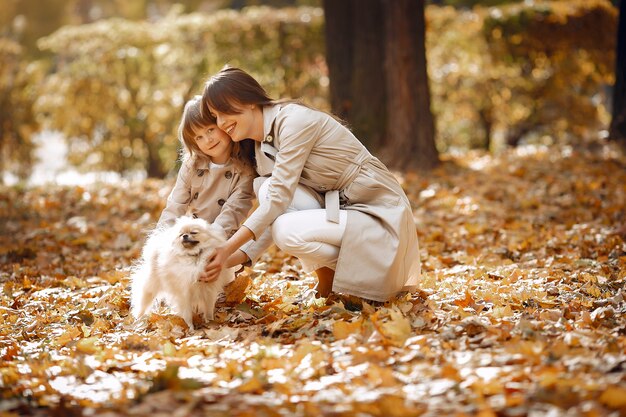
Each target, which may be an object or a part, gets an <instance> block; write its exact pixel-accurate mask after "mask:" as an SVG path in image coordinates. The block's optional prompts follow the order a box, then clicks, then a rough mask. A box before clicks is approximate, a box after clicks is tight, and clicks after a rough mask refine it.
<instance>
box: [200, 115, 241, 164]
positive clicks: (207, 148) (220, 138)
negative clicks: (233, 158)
mask: <svg viewBox="0 0 626 417" xmlns="http://www.w3.org/2000/svg"><path fill="white" fill-rule="evenodd" d="M195 134H196V135H195V140H196V144H197V145H198V148H200V150H201V151H202V153H204V154H205V155H207V156H208V157H210V158H211V160H212V161H213V162H215V163H216V164H224V163H226V162H227V161H228V159H229V158H230V153H231V149H232V146H233V142H232V141H231V140H230V137H228V135H227V134H226V133H225V132H224V131H223V130H220V129H219V128H218V127H217V125H216V124H210V125H208V126H206V127H203V128H201V129H198V130H197V131H196V132H195Z"/></svg>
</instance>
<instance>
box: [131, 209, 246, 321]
mask: <svg viewBox="0 0 626 417" xmlns="http://www.w3.org/2000/svg"><path fill="white" fill-rule="evenodd" d="M224 242H226V236H225V234H224V231H223V230H222V229H221V228H220V227H219V226H216V225H210V224H209V223H207V222H206V221H204V220H202V219H194V218H192V217H189V216H183V217H180V218H178V219H177V220H176V223H175V224H174V225H173V226H172V227H168V228H163V229H156V230H155V231H154V232H152V233H151V234H150V236H149V237H148V239H147V240H146V244H145V245H144V248H143V251H142V254H141V260H140V262H139V264H138V265H136V266H135V267H134V268H133V271H132V273H131V280H132V287H131V305H132V314H133V317H135V319H138V318H140V317H142V316H143V315H144V314H146V313H147V312H148V311H149V310H150V309H151V307H152V306H153V304H154V300H155V299H156V298H157V297H159V298H163V299H165V301H166V303H167V304H168V305H169V306H170V307H172V309H173V310H174V312H175V313H176V314H178V315H180V316H181V317H182V318H183V319H184V320H185V322H186V323H187V325H188V326H189V329H190V330H194V327H193V322H192V316H193V313H194V312H195V311H197V312H199V313H201V314H202V315H204V319H205V320H213V312H214V310H215V302H216V301H217V297H218V296H219V294H220V293H221V292H222V291H223V289H224V286H225V285H226V284H228V283H229V282H231V281H232V280H233V279H234V278H235V273H234V270H235V269H234V268H230V269H224V270H223V271H222V273H221V274H220V276H219V278H218V279H217V280H215V281H213V282H210V283H204V282H199V281H198V277H199V276H200V275H201V274H202V272H203V271H204V267H205V266H206V264H207V262H208V256H209V255H210V254H211V252H212V250H213V248H215V247H217V246H219V245H221V244H223V243H224Z"/></svg>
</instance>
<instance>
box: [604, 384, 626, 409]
mask: <svg viewBox="0 0 626 417" xmlns="http://www.w3.org/2000/svg"><path fill="white" fill-rule="evenodd" d="M600 402H601V403H602V404H606V405H608V406H609V407H611V408H622V407H626V388H624V387H617V386H611V387H608V388H607V389H606V390H604V392H603V393H602V395H601V396H600Z"/></svg>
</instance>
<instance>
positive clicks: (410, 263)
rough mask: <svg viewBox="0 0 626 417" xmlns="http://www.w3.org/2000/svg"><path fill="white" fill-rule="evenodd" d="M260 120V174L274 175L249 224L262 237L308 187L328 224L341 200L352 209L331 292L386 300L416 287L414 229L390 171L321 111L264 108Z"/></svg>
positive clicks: (405, 200) (292, 106) (417, 269)
mask: <svg viewBox="0 0 626 417" xmlns="http://www.w3.org/2000/svg"><path fill="white" fill-rule="evenodd" d="M263 122H264V137H265V140H264V141H263V143H260V144H258V145H257V148H256V157H257V171H258V173H259V175H261V176H268V175H271V177H270V179H269V181H270V184H269V188H268V197H267V198H268V200H269V201H268V202H267V203H269V204H260V206H259V207H258V208H257V209H256V210H255V211H254V212H253V213H252V214H251V215H250V217H249V218H248V219H247V220H246V221H245V222H244V226H246V227H247V228H248V229H250V230H251V231H252V232H253V233H254V235H255V236H257V237H260V236H262V235H263V232H264V231H265V230H266V229H267V228H268V227H269V226H270V225H271V224H272V223H273V222H274V220H275V219H276V218H277V217H278V216H279V215H281V214H283V213H284V212H285V210H286V208H287V207H288V206H289V204H290V202H291V199H292V197H293V194H294V192H295V188H296V186H297V185H298V183H300V184H303V185H305V186H308V187H310V188H311V189H313V190H314V191H316V192H317V193H318V195H319V196H320V201H321V202H322V204H325V205H326V210H327V218H328V219H329V220H330V221H338V220H337V218H338V211H337V210H338V206H339V204H341V208H342V209H345V210H347V211H348V221H347V225H346V231H345V234H344V236H343V240H342V243H341V248H340V251H339V259H338V261H337V269H336V271H335V279H334V282H333V291H336V292H341V293H347V294H352V295H356V296H359V297H363V298H368V299H372V300H377V301H385V300H388V299H389V298H391V297H393V296H394V295H396V294H397V293H398V292H400V291H403V290H408V291H411V290H413V289H414V288H415V286H416V284H417V281H418V279H419V276H420V256H419V247H418V241H417V231H416V228H415V222H414V220H413V213H412V210H411V205H410V203H409V200H408V198H407V197H406V195H405V193H404V191H403V190H402V187H401V186H400V184H398V182H397V180H396V179H395V178H394V176H393V175H392V174H391V173H390V172H389V171H388V170H387V168H386V167H385V166H384V165H383V164H382V163H381V162H380V161H379V160H378V159H376V158H375V157H373V156H372V155H371V154H370V153H369V152H368V151H367V150H366V148H365V147H364V146H363V145H362V144H361V142H359V140H358V139H357V138H356V137H354V135H353V134H352V133H351V132H350V131H349V130H348V129H347V128H346V127H345V126H343V125H342V124H340V123H339V122H337V121H336V120H335V119H333V118H332V117H331V116H329V115H328V114H326V113H324V112H320V111H317V110H313V109H310V108H307V107H305V106H301V105H298V104H286V105H285V104H282V105H281V104H277V105H273V106H267V107H265V108H264V109H263ZM333 190H335V191H340V193H336V192H332V191H333ZM338 194H339V196H341V198H340V199H337V195H338ZM324 196H325V197H326V198H324ZM329 197H330V198H329Z"/></svg>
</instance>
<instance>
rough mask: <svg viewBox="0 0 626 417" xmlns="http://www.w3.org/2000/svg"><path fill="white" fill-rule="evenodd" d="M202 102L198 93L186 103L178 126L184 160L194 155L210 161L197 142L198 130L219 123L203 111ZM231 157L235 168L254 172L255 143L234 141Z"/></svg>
mask: <svg viewBox="0 0 626 417" xmlns="http://www.w3.org/2000/svg"><path fill="white" fill-rule="evenodd" d="M202 102H203V100H202V96H200V95H196V96H194V97H192V98H191V99H190V100H189V101H188V102H187V103H186V104H185V108H184V110H183V116H182V118H181V121H180V126H179V127H178V139H179V140H180V143H181V145H182V149H181V160H182V161H183V162H184V161H186V160H188V159H190V158H193V157H196V158H201V159H204V160H206V162H207V163H208V162H209V157H208V156H207V155H205V154H204V153H203V152H202V151H201V150H200V148H199V147H198V144H197V143H196V132H198V131H199V130H201V129H203V128H205V127H207V126H209V125H212V124H217V121H216V120H215V118H213V117H211V115H210V114H209V112H203V111H202V105H201V103H202ZM230 157H231V159H232V161H233V164H234V165H235V169H237V170H238V171H240V172H243V173H246V174H252V173H253V171H254V164H253V161H254V143H253V142H252V140H250V139H246V140H243V141H241V142H233V146H232V150H231V153H230Z"/></svg>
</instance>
